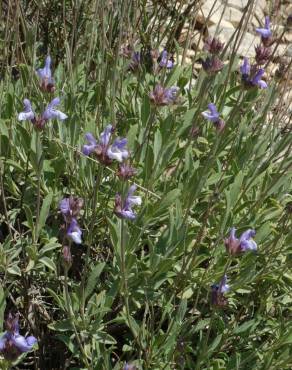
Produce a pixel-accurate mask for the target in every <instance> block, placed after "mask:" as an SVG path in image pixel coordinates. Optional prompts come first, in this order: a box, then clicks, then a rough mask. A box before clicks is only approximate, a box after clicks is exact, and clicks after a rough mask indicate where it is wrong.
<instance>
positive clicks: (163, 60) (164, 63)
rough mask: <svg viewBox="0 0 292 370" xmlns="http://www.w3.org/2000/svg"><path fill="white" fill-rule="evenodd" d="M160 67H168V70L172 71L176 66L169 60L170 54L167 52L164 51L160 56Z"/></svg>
mask: <svg viewBox="0 0 292 370" xmlns="http://www.w3.org/2000/svg"><path fill="white" fill-rule="evenodd" d="M159 66H160V67H166V68H167V69H171V68H173V66H174V63H173V60H172V59H171V58H169V56H168V52H167V51H166V50H163V52H162V53H161V55H160V62H159Z"/></svg>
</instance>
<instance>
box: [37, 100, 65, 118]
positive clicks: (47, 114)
mask: <svg viewBox="0 0 292 370" xmlns="http://www.w3.org/2000/svg"><path fill="white" fill-rule="evenodd" d="M59 104H60V98H54V99H53V100H52V101H51V102H50V104H49V105H48V106H47V108H46V110H45V111H44V113H43V114H42V118H43V120H45V121H48V120H50V119H59V120H61V121H63V120H65V119H66V118H68V116H67V115H66V114H65V113H62V112H61V111H59V110H57V109H55V107H56V106H57V105H59Z"/></svg>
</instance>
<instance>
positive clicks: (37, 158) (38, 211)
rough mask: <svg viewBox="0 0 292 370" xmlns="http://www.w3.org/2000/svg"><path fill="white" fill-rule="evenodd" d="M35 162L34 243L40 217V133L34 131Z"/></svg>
mask: <svg viewBox="0 0 292 370" xmlns="http://www.w3.org/2000/svg"><path fill="white" fill-rule="evenodd" d="M36 162H37V171H36V174H37V208H36V222H35V232H34V243H36V242H37V240H38V235H39V219H40V205H41V171H42V140H41V134H40V132H39V131H38V130H37V131H36Z"/></svg>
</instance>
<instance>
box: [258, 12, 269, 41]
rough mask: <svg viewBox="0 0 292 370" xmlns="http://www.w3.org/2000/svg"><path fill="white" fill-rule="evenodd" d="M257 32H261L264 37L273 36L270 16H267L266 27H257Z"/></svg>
mask: <svg viewBox="0 0 292 370" xmlns="http://www.w3.org/2000/svg"><path fill="white" fill-rule="evenodd" d="M256 32H257V33H259V34H260V35H261V36H262V38H263V39H268V38H269V37H271V36H272V31H271V27H270V18H269V17H268V16H266V17H265V27H264V28H256Z"/></svg>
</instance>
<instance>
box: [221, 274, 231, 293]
mask: <svg viewBox="0 0 292 370" xmlns="http://www.w3.org/2000/svg"><path fill="white" fill-rule="evenodd" d="M229 289H230V286H229V284H227V275H226V274H225V275H224V276H223V278H222V280H221V281H220V284H219V292H220V293H227V292H228V291H229Z"/></svg>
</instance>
